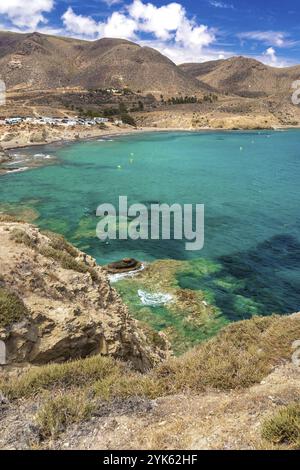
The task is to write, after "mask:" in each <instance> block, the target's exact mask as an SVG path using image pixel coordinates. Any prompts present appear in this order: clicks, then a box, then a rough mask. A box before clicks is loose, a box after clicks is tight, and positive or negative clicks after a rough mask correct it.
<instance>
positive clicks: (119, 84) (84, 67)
mask: <svg viewBox="0 0 300 470" xmlns="http://www.w3.org/2000/svg"><path fill="white" fill-rule="evenodd" d="M0 70H1V78H2V79H3V80H4V81H5V83H6V85H7V87H8V88H10V89H11V88H12V87H22V86H23V87H24V88H25V89H28V88H33V89H47V88H52V89H54V88H57V87H76V86H80V87H82V88H84V89H89V88H106V87H116V88H126V87H129V88H131V89H132V90H133V91H135V92H137V91H140V92H143V93H144V94H147V93H156V94H161V93H162V94H170V95H173V94H174V95H175V94H176V93H179V92H182V93H186V94H189V93H196V92H199V93H200V92H201V85H200V83H199V82H198V81H197V80H195V79H193V78H191V77H189V76H188V75H186V74H185V72H184V71H182V70H181V69H180V68H179V67H177V66H176V65H175V64H174V63H173V62H172V61H171V60H169V59H168V58H167V57H165V56H163V55H162V54H160V53H159V52H158V51H156V50H154V49H151V48H148V47H140V46H139V45H137V44H134V43H133V42H130V41H126V40H122V39H100V40H98V41H94V42H88V41H79V40H77V39H70V38H63V37H54V36H47V35H44V34H40V33H31V34H17V33H11V32H1V33H0Z"/></svg>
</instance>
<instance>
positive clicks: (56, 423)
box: [36, 394, 93, 439]
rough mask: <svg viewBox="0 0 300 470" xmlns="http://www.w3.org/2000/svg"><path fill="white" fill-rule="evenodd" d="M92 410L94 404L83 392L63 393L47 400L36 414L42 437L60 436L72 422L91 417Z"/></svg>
mask: <svg viewBox="0 0 300 470" xmlns="http://www.w3.org/2000/svg"><path fill="white" fill-rule="evenodd" d="M92 412H93V405H92V404H91V403H89V401H88V400H87V399H86V397H85V396H84V395H83V394H80V395H70V394H68V395H65V394H61V395H59V396H56V397H55V398H51V399H49V400H47V401H46V402H45V403H44V405H43V406H42V407H41V408H40V410H39V412H38V414H37V416H36V422H37V425H38V427H39V431H40V435H41V438H42V439H47V438H50V437H51V438H56V437H58V435H59V434H60V433H62V432H63V431H65V430H66V428H67V427H68V426H70V425H71V424H74V423H78V422H81V421H84V420H86V419H88V418H90V417H91V416H92Z"/></svg>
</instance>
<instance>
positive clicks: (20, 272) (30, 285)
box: [0, 222, 168, 371]
mask: <svg viewBox="0 0 300 470" xmlns="http://www.w3.org/2000/svg"><path fill="white" fill-rule="evenodd" d="M0 238H1V246H0V290H1V291H2V294H3V293H4V294H5V293H8V294H9V295H10V296H12V297H10V298H9V301H8V300H7V296H5V295H4V294H3V295H4V298H5V300H3V295H2V305H1V295H0V340H1V341H3V342H4V344H5V346H6V355H7V357H6V360H7V363H8V364H16V363H27V362H29V363H34V364H44V363H47V362H51V361H53V362H62V361H67V360H69V359H72V358H76V357H86V356H88V355H92V354H103V355H111V356H113V357H115V358H119V359H121V360H126V361H130V362H131V363H132V364H133V365H134V367H135V368H137V369H139V370H143V371H144V370H147V369H149V368H151V367H152V366H153V365H155V364H156V363H158V362H160V361H161V360H163V359H164V358H165V357H166V356H167V355H168V346H167V343H166V342H165V340H164V338H163V337H160V338H159V339H160V341H159V342H157V341H156V342H155V343H156V346H155V345H154V344H153V341H152V340H151V341H150V340H149V339H148V337H147V335H146V334H145V333H144V332H143V330H142V329H141V328H140V327H139V325H138V323H137V322H136V321H135V320H133V319H132V318H131V317H130V315H129V313H128V310H127V308H126V307H125V306H124V305H123V303H122V302H121V300H120V298H119V296H118V294H117V293H116V291H115V290H114V289H113V288H112V287H111V286H110V284H109V282H108V279H107V277H106V274H105V271H104V270H103V269H102V268H101V267H99V266H97V265H96V263H95V261H94V260H93V259H92V258H91V257H89V256H87V255H85V254H84V253H82V252H80V251H79V250H77V249H76V248H74V247H73V246H72V245H69V244H68V243H67V242H66V241H65V240H64V239H63V238H62V237H60V236H57V235H54V234H51V233H41V232H40V231H39V230H38V229H37V228H36V227H34V226H32V225H29V224H26V223H17V222H0ZM0 294H1V292H0ZM14 299H16V300H14ZM20 301H21V302H22V304H23V305H24V312H23V313H22V308H21V309H20ZM20 312H21V313H20ZM157 344H159V347H158V346H157Z"/></svg>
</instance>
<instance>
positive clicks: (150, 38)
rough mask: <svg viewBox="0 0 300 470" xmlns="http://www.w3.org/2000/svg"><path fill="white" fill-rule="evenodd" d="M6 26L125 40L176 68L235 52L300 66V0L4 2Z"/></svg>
mask: <svg viewBox="0 0 300 470" xmlns="http://www.w3.org/2000/svg"><path fill="white" fill-rule="evenodd" d="M0 29H2V30H11V31H20V32H28V31H34V30H37V31H40V32H44V33H50V34H58V35H64V36H73V37H78V38H82V39H87V40H95V39H99V38H102V37H121V38H126V39H129V40H132V41H135V42H138V43H139V44H141V45H148V46H151V47H155V48H156V49H159V50H160V51H161V52H162V53H164V54H165V55H167V56H168V57H170V58H171V59H172V60H173V61H174V62H176V63H182V62H199V61H204V60H212V59H219V58H226V57H230V56H233V55H246V56H251V57H255V58H257V59H259V60H261V61H263V62H265V63H267V64H269V65H274V66H279V67H280V66H286V65H293V64H296V63H300V7H299V0H285V1H282V0H263V1H262V0H251V1H249V0H232V1H231V0H224V1H222V0H181V1H178V2H168V0H151V1H150V2H148V3H147V1H146V0H85V1H82V0H29V1H26V2H25V1H24V0H0Z"/></svg>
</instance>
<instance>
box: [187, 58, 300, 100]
mask: <svg viewBox="0 0 300 470" xmlns="http://www.w3.org/2000/svg"><path fill="white" fill-rule="evenodd" d="M180 68H181V70H182V71H183V72H185V73H187V74H188V75H189V76H190V77H191V78H194V79H197V80H200V81H201V82H204V83H206V84H209V85H210V86H212V87H214V88H215V89H217V90H218V91H219V92H222V93H224V92H226V93H230V94H236V95H239V96H242V97H249V98H260V97H266V96H272V95H277V96H288V97H290V96H291V93H292V83H293V82H294V81H295V80H298V79H299V76H300V66H295V67H289V68H275V67H269V66H267V65H264V64H262V63H261V62H259V61H257V60H254V59H249V58H247V57H232V58H230V59H227V60H215V61H211V62H204V63H201V64H193V63H192V64H183V65H181V66H180Z"/></svg>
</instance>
